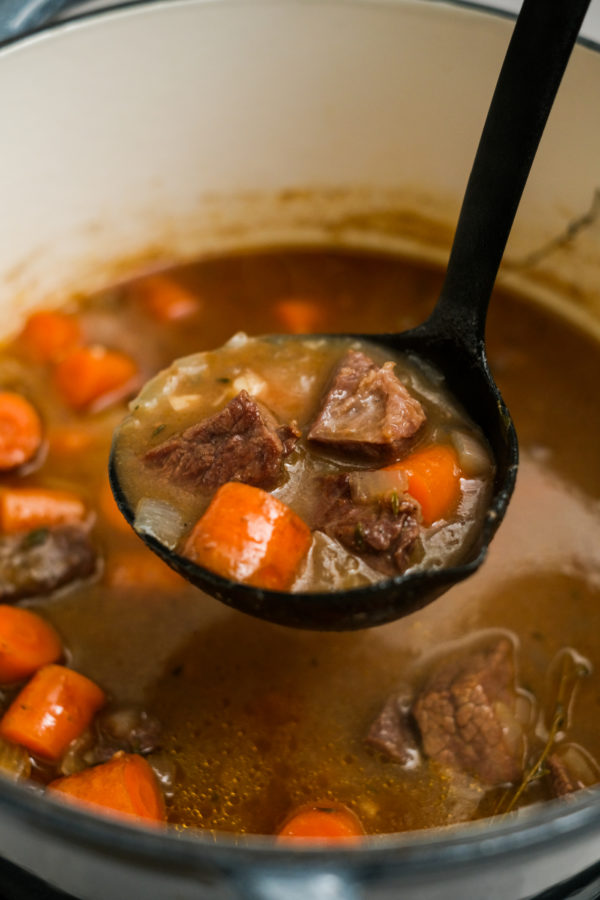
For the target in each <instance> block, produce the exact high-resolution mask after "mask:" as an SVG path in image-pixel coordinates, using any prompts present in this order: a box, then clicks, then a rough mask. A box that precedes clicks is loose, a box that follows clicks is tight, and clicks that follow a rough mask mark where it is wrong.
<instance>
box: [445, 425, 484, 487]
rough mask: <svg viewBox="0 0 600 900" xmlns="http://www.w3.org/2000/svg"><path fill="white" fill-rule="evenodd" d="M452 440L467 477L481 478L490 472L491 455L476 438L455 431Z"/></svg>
mask: <svg viewBox="0 0 600 900" xmlns="http://www.w3.org/2000/svg"><path fill="white" fill-rule="evenodd" d="M451 440H452V443H453V445H454V449H455V450H456V452H457V454H458V462H459V465H460V468H461V469H462V472H463V475H465V477H467V478H479V477H481V476H482V475H486V474H487V473H488V472H489V471H490V469H491V467H492V462H491V459H490V456H489V453H488V452H487V450H486V448H485V447H484V446H483V444H481V443H480V442H479V441H478V440H477V439H476V438H474V437H472V436H471V435H470V434H466V432H464V431H453V432H452V434H451Z"/></svg>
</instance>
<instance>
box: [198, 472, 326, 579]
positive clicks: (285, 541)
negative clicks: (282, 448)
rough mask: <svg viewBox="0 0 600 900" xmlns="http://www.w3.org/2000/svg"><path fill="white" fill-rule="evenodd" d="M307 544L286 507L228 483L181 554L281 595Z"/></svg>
mask: <svg viewBox="0 0 600 900" xmlns="http://www.w3.org/2000/svg"><path fill="white" fill-rule="evenodd" d="M310 543H311V533H310V529H309V528H308V526H307V525H305V523H304V522H303V521H302V519H300V518H299V516H297V515H296V513H294V512H292V510H291V509H290V508H289V506H286V505H285V503H282V502H281V500H278V499H277V498H276V497H273V496H272V495H271V494H268V493H267V492H266V491H263V490H261V489H260V488H257V487H252V486H250V485H249V484H242V483H241V482H237V481H230V482H228V483H227V484H224V485H222V487H220V488H219V490H218V491H217V492H216V494H215V495H214V497H213V499H212V501H211V503H210V506H209V507H208V509H207V510H206V512H205V513H204V515H203V516H202V518H200V519H199V520H198V521H197V522H196V524H195V526H194V528H193V530H192V532H191V534H190V535H189V537H188V540H187V542H186V545H185V548H184V551H183V552H184V555H185V556H187V557H189V558H190V559H191V560H193V561H194V562H196V563H198V564H199V565H201V566H205V568H207V569H211V571H213V572H216V573H217V574H218V575H223V576H224V577H225V578H230V579H232V580H233V581H242V582H245V583H246V584H252V585H254V586H255V587H261V588H271V589H272V590H280V591H283V590H287V588H289V587H290V585H291V583H292V581H293V580H294V577H295V575H296V571H297V569H298V566H299V565H300V563H301V562H302V559H303V558H304V556H305V555H306V553H307V552H308V548H309V547H310Z"/></svg>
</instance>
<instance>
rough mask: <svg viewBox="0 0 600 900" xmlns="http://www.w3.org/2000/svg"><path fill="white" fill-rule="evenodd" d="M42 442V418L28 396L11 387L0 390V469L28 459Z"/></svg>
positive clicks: (10, 467)
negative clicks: (27, 398)
mask: <svg viewBox="0 0 600 900" xmlns="http://www.w3.org/2000/svg"><path fill="white" fill-rule="evenodd" d="M41 443H42V422H41V419H40V417H39V415H38V413H37V411H36V409H35V408H34V407H33V406H32V404H31V403H30V402H29V400H26V399H25V397H22V396H21V394H17V393H15V392H13V391H1V392H0V469H2V470H5V471H6V470H9V469H16V468H17V466H22V465H23V463H26V462H29V460H30V459H32V458H33V457H34V456H35V454H36V453H37V452H38V450H39V449H40V445H41Z"/></svg>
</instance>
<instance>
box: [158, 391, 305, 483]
mask: <svg viewBox="0 0 600 900" xmlns="http://www.w3.org/2000/svg"><path fill="white" fill-rule="evenodd" d="M299 436H300V432H299V431H298V429H297V428H296V426H295V425H294V424H292V425H283V426H282V425H279V423H278V422H277V420H276V419H275V417H274V416H273V414H272V413H271V412H270V411H269V410H268V409H267V408H266V407H265V406H263V405H262V404H261V403H258V402H257V401H256V400H254V399H253V398H252V397H251V396H250V395H249V394H248V393H247V392H246V391H240V393H239V394H238V395H237V396H236V397H234V398H233V400H231V402H230V403H228V404H227V406H226V407H225V408H224V409H222V410H221V411H220V412H218V413H216V414H215V415H214V416H211V417H210V418H208V419H204V421H202V422H198V423H197V424H195V425H191V426H190V427H189V428H186V430H185V431H183V432H181V434H177V435H175V436H174V437H171V438H169V439H168V440H166V441H164V442H163V443H162V444H159V446H158V447H153V448H152V450H148V452H147V453H146V454H145V455H144V457H143V459H144V462H145V463H146V464H147V465H149V466H154V467H156V468H157V469H159V470H160V471H161V473H163V474H164V475H166V476H167V477H168V478H169V480H171V481H174V482H176V483H178V484H181V485H183V486H185V487H189V488H194V489H196V490H206V491H211V490H214V489H215V488H218V487H220V486H221V485H222V484H225V482H227V481H243V482H245V483H246V484H252V485H255V486H256V487H266V486H268V485H273V484H275V483H276V482H277V479H278V478H279V476H280V475H281V464H282V461H283V459H284V457H286V456H287V455H288V454H289V453H291V452H292V450H293V449H294V446H295V444H296V441H297V440H298V438H299Z"/></svg>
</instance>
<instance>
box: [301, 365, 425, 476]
mask: <svg viewBox="0 0 600 900" xmlns="http://www.w3.org/2000/svg"><path fill="white" fill-rule="evenodd" d="M393 368H394V364H393V363H392V362H387V363H385V364H384V365H383V366H377V365H376V364H375V363H374V362H373V360H371V359H369V357H368V356H366V355H365V354H364V353H361V352H359V351H358V350H350V351H349V352H348V353H347V354H346V355H345V356H344V358H343V359H342V361H341V363H340V364H339V366H338V368H337V370H336V371H335V373H334V376H333V380H332V383H331V385H330V387H329V390H328V391H327V394H326V395H325V397H324V400H323V404H322V406H321V409H320V410H319V413H318V415H317V417H316V419H315V421H314V422H313V424H312V426H311V428H310V431H309V432H308V438H309V440H312V441H318V442H319V443H322V444H326V445H327V446H329V447H333V448H335V449H337V450H343V451H344V452H351V453H356V454H359V455H361V456H363V457H365V458H367V459H368V458H373V459H382V458H386V459H388V458H395V459H397V458H398V457H399V456H401V455H402V454H403V453H404V452H405V451H406V449H407V447H408V445H409V443H410V441H411V439H412V438H413V437H414V435H415V434H416V433H417V432H418V431H419V429H420V428H421V426H422V425H423V423H424V422H425V413H424V412H423V408H422V406H421V404H420V403H419V401H418V400H416V399H415V398H414V397H411V395H410V394H409V393H408V391H407V390H406V388H405V387H404V385H403V384H402V382H401V381H399V380H398V378H397V377H396V375H394V372H393Z"/></svg>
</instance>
